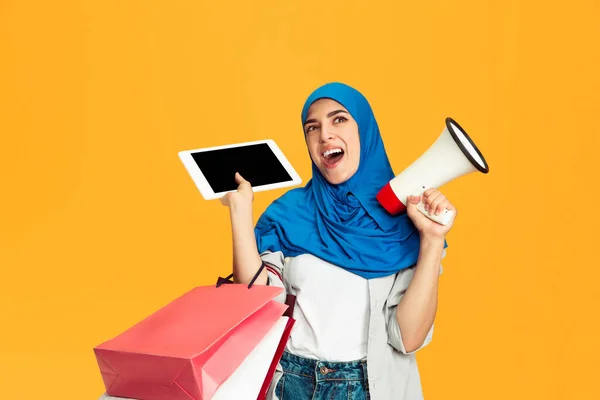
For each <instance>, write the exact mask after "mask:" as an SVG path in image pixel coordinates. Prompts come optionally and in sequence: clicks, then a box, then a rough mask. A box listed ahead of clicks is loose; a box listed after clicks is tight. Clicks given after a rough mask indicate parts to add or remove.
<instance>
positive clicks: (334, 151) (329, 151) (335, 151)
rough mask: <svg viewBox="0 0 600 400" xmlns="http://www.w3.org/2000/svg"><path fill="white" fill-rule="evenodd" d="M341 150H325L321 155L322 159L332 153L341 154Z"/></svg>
mask: <svg viewBox="0 0 600 400" xmlns="http://www.w3.org/2000/svg"><path fill="white" fill-rule="evenodd" d="M341 152H342V149H331V150H327V151H326V152H325V153H323V157H325V158H327V157H329V156H330V155H332V154H334V153H341Z"/></svg>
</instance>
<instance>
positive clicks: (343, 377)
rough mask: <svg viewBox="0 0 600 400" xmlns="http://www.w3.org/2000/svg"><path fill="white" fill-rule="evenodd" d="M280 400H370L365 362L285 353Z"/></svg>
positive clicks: (279, 383)
mask: <svg viewBox="0 0 600 400" xmlns="http://www.w3.org/2000/svg"><path fill="white" fill-rule="evenodd" d="M280 363H281V367H282V368H283V376H282V377H281V379H280V380H279V382H278V383H277V386H276V387H275V395H277V398H278V399H279V400H320V399H327V400H342V399H343V400H369V399H370V397H369V384H368V381H367V362H366V361H351V362H327V361H318V360H312V359H308V358H304V357H299V356H296V355H293V354H290V353H288V352H284V353H283V356H282V357H281V361H280Z"/></svg>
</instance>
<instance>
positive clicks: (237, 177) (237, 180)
mask: <svg viewBox="0 0 600 400" xmlns="http://www.w3.org/2000/svg"><path fill="white" fill-rule="evenodd" d="M243 182H246V180H245V179H244V178H243V177H242V175H240V173H239V172H236V173H235V183H237V184H238V185H240V184H241V183H243Z"/></svg>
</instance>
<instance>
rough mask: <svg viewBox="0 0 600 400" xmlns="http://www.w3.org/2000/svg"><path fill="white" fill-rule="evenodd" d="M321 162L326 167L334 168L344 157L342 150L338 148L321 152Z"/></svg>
mask: <svg viewBox="0 0 600 400" xmlns="http://www.w3.org/2000/svg"><path fill="white" fill-rule="evenodd" d="M322 155H323V160H325V165H326V166H327V167H334V166H335V165H336V164H337V163H338V162H340V160H341V159H342V158H343V157H344V150H342V149H340V148H339V147H338V148H334V149H329V150H327V151H325V152H323V154H322Z"/></svg>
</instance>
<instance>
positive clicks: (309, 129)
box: [305, 125, 317, 133]
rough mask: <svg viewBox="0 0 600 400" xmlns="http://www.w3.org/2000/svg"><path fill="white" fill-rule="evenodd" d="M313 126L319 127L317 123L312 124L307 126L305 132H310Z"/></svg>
mask: <svg viewBox="0 0 600 400" xmlns="http://www.w3.org/2000/svg"><path fill="white" fill-rule="evenodd" d="M313 128H314V129H317V126H316V125H310V126H308V127H307V128H306V132H305V133H308V132H310V131H311V130H312V129H313Z"/></svg>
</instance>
